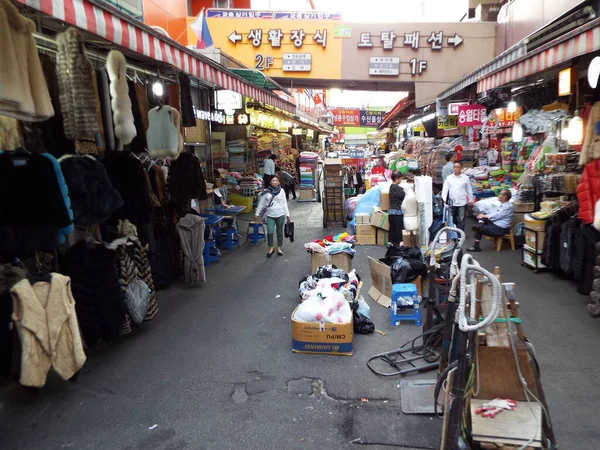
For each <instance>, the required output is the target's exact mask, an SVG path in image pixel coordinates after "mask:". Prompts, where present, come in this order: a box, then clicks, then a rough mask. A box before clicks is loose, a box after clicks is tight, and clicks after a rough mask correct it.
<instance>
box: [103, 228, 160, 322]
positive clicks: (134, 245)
mask: <svg viewBox="0 0 600 450" xmlns="http://www.w3.org/2000/svg"><path fill="white" fill-rule="evenodd" d="M109 248H111V249H114V250H115V251H116V252H117V273H118V277H119V284H120V285H121V289H122V290H123V292H125V291H126V290H127V288H128V286H129V285H130V284H131V282H133V281H134V280H140V281H143V282H144V283H146V285H147V286H148V288H149V289H150V298H149V300H148V311H147V313H146V318H145V319H144V320H146V321H148V320H152V319H154V317H156V315H157V314H158V302H157V301H156V289H155V287H154V280H153V279H152V270H151V268H150V261H149V260H148V249H147V248H146V247H144V246H142V244H141V243H140V241H139V240H138V239H137V238H132V237H128V238H121V239H117V240H115V241H113V242H111V243H110V245H109ZM130 327H131V319H130V317H129V315H127V318H126V324H125V326H124V327H122V328H121V334H123V333H125V332H126V331H127V328H129V330H130Z"/></svg>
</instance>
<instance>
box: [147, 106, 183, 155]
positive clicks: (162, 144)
mask: <svg viewBox="0 0 600 450" xmlns="http://www.w3.org/2000/svg"><path fill="white" fill-rule="evenodd" d="M178 117H179V113H177V111H175V110H174V109H173V108H171V107H170V106H159V107H158V108H154V109H151V110H150V112H149V113H148V122H149V126H148V133H147V134H146V138H147V141H148V154H149V155H150V157H151V158H158V157H161V156H177V154H178V152H179V129H178V127H177V126H176V124H175V120H176V119H178ZM177 122H178V121H177Z"/></svg>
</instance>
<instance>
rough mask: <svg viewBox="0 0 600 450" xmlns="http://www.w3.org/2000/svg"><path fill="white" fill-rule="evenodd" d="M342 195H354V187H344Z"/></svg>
mask: <svg viewBox="0 0 600 450" xmlns="http://www.w3.org/2000/svg"><path fill="white" fill-rule="evenodd" d="M344 195H345V196H346V197H354V196H355V195H356V189H354V188H344Z"/></svg>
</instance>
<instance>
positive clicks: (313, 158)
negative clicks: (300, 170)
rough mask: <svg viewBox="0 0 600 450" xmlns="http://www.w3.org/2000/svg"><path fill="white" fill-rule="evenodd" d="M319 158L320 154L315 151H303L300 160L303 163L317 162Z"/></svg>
mask: <svg viewBox="0 0 600 450" xmlns="http://www.w3.org/2000/svg"><path fill="white" fill-rule="evenodd" d="M318 160H319V155H317V154H316V153H314V152H301V153H300V162H303V163H316V162H317V161H318Z"/></svg>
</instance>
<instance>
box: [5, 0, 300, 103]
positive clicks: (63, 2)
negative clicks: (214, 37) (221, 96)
mask: <svg viewBox="0 0 600 450" xmlns="http://www.w3.org/2000/svg"><path fill="white" fill-rule="evenodd" d="M16 1H17V2H19V3H22V4H23V5H26V6H29V7H30V8H33V9H36V10H38V11H41V12H43V13H45V14H48V15H49V16H52V17H55V18H56V19H59V20H62V21H63V22H66V23H68V24H70V25H74V26H76V27H78V28H81V29H83V30H86V31H89V32H90V33H93V34H96V35H98V36H100V37H102V38H104V39H106V40H107V41H109V42H112V43H114V44H116V45H120V46H121V47H124V48H127V49H129V50H132V51H134V52H136V53H139V54H141V55H144V56H146V57H148V58H151V59H154V60H156V61H160V62H163V63H167V64H171V65H172V66H175V67H177V68H178V69H179V70H182V71H183V72H186V73H187V74H189V75H191V76H193V77H196V78H198V79H200V80H205V81H208V82H209V83H212V84H214V85H216V86H218V87H220V88H223V89H229V90H232V91H235V92H238V93H239V94H242V95H244V96H246V97H250V98H253V99H254V100H256V101H258V102H261V103H266V104H268V105H271V106H274V107H275V108H279V109H281V110H283V111H287V112H289V113H291V114H295V112H296V105H294V104H292V103H290V102H287V101H285V100H283V99H282V98H280V97H278V96H277V95H275V94H272V93H270V92H268V91H265V90H264V89H260V88H258V87H256V86H254V85H252V84H251V83H249V82H248V81H246V80H244V79H243V78H241V77H239V76H237V75H235V74H234V73H233V72H231V71H229V70H227V69H226V68H225V67H222V66H219V65H218V64H217V63H215V62H214V61H211V60H210V59H208V58H206V57H204V56H202V55H200V54H197V53H195V52H194V51H193V50H189V49H187V48H185V47H183V46H182V45H180V44H178V43H177V42H175V41H173V40H172V39H170V38H168V37H166V36H163V35H161V34H160V33H158V32H156V31H154V30H153V29H152V28H150V27H148V26H146V25H144V24H143V23H141V22H139V21H137V20H136V19H134V18H133V17H129V16H127V15H126V14H123V13H120V12H119V11H117V10H116V9H115V8H113V7H112V6H110V5H108V4H106V3H103V2H99V1H97V0H96V1H94V0H16Z"/></svg>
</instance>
